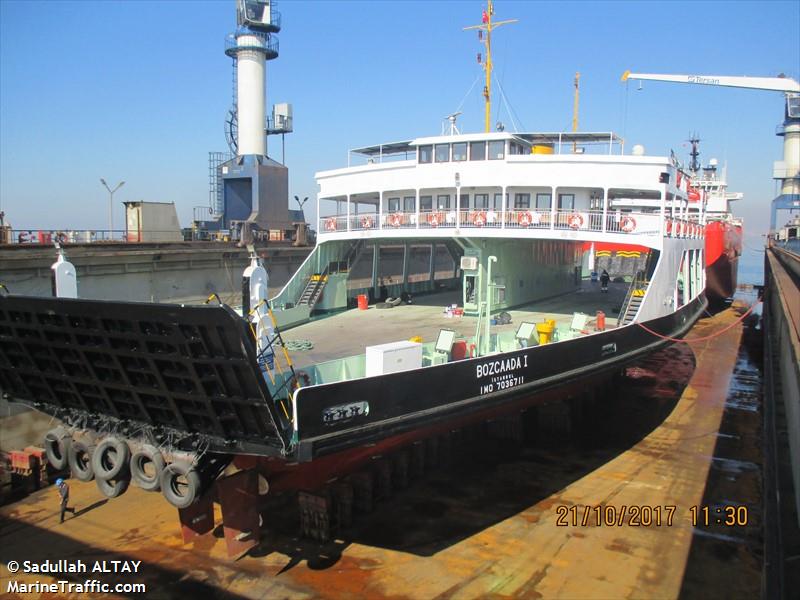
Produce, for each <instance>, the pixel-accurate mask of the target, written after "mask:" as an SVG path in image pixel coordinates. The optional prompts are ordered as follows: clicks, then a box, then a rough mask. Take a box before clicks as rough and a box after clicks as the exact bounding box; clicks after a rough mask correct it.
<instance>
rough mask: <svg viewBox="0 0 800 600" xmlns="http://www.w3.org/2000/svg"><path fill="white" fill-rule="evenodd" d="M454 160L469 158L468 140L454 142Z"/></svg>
mask: <svg viewBox="0 0 800 600" xmlns="http://www.w3.org/2000/svg"><path fill="white" fill-rule="evenodd" d="M453 160H454V161H462V160H467V143H466V142H460V143H458V144H453Z"/></svg>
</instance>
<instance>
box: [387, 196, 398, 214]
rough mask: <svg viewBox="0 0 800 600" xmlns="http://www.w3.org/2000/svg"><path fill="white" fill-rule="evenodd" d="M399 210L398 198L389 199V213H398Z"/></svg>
mask: <svg viewBox="0 0 800 600" xmlns="http://www.w3.org/2000/svg"><path fill="white" fill-rule="evenodd" d="M399 210H400V198H389V212H398V211H399Z"/></svg>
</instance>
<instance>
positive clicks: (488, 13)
mask: <svg viewBox="0 0 800 600" xmlns="http://www.w3.org/2000/svg"><path fill="white" fill-rule="evenodd" d="M493 15H494V3H493V2H492V0H488V3H487V6H486V10H484V11H483V15H482V16H481V24H480V25H471V26H470V27H464V31H467V30H470V29H477V30H478V39H479V40H481V41H483V45H484V46H485V47H486V60H485V61H484V62H483V70H484V71H485V72H486V83H485V85H484V86H483V99H484V102H485V104H486V133H489V131H490V130H491V129H490V126H491V115H492V67H493V64H492V31H493V30H494V29H497V28H498V27H501V26H502V25H508V24H509V23H516V22H517V19H508V20H506V21H497V22H492V16H493ZM484 32H486V35H484ZM480 61H481V55H480V54H478V62H480Z"/></svg>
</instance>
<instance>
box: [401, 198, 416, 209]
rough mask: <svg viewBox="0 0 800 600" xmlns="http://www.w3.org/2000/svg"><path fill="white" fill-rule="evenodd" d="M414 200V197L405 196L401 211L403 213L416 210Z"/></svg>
mask: <svg viewBox="0 0 800 600" xmlns="http://www.w3.org/2000/svg"><path fill="white" fill-rule="evenodd" d="M416 200H417V199H416V198H415V197H414V196H406V197H404V198H403V210H404V211H405V212H414V211H415V210H417V208H416V205H417V203H416Z"/></svg>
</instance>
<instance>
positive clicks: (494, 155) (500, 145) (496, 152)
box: [489, 140, 506, 160]
mask: <svg viewBox="0 0 800 600" xmlns="http://www.w3.org/2000/svg"><path fill="white" fill-rule="evenodd" d="M505 150H506V143H505V141H504V140H495V141H493V142H489V160H501V159H503V158H505Z"/></svg>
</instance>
